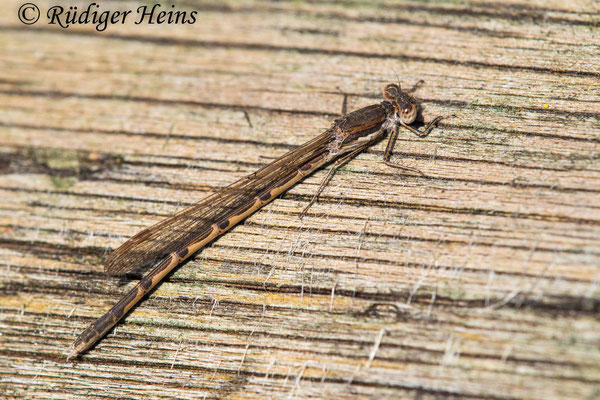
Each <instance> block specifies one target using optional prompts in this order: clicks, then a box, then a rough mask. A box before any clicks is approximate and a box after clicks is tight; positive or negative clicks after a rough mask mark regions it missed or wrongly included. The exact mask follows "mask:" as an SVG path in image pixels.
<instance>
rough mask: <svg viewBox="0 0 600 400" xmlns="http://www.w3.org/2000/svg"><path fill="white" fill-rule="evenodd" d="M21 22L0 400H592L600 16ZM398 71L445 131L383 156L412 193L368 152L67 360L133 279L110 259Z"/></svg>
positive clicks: (5, 195) (219, 14) (0, 61)
mask: <svg viewBox="0 0 600 400" xmlns="http://www.w3.org/2000/svg"><path fill="white" fill-rule="evenodd" d="M102 3H103V6H104V7H105V8H109V9H134V10H135V8H136V7H137V6H138V5H139V4H137V3H123V2H102ZM566 3H568V4H569V5H565V4H566ZM20 4H21V2H18V1H12V0H11V1H8V2H3V3H2V6H1V8H2V13H1V16H0V18H1V19H0V105H1V112H0V143H1V144H0V151H1V156H0V157H1V161H0V174H1V175H0V259H1V266H0V269H1V275H0V276H1V281H0V397H3V398H27V399H33V398H36V399H37V398H53V399H54V398H56V399H65V398H73V399H75V398H90V397H91V398H131V399H139V398H147V399H158V398H160V399H171V398H172V399H175V398H204V397H205V398H257V399H258V398H281V399H283V398H286V399H287V398H334V397H335V398H356V399H366V398H371V399H382V398H387V399H396V398H418V399H437V398H452V397H455V398H484V399H517V398H539V399H550V398H555V399H566V398H570V399H594V398H598V397H599V396H600V368H599V365H600V321H599V319H598V313H599V311H600V292H599V289H598V284H599V281H600V267H599V266H600V241H599V238H600V201H599V200H600V195H599V192H600V152H599V151H600V135H599V133H600V117H599V116H600V101H599V98H600V97H599V94H600V72H599V71H600V57H599V54H600V28H599V18H598V12H599V11H600V7H599V6H598V3H597V2H594V1H573V2H562V1H496V2H487V1H484V2H473V3H472V4H470V5H469V4H466V3H464V2H453V1H448V2H427V3H425V2H417V1H415V2H398V3H392V2H379V1H377V2H369V1H366V0H364V1H348V2H344V4H342V5H336V4H334V2H327V3H325V4H323V3H313V2H302V1H300V2H296V1H294V2H285V1H284V2H268V1H264V2H260V1H257V2H239V3H238V2H235V1H231V2H227V3H216V2H215V3H214V4H211V3H205V2H200V1H193V0H188V1H185V2H178V7H181V8H186V9H188V10H191V9H196V10H198V11H199V16H198V19H199V21H198V22H197V23H196V24H194V25H171V26H168V25H153V26H148V25H135V24H133V23H129V24H125V25H123V26H121V25H119V26H111V27H109V28H108V29H107V30H106V31H104V32H102V33H98V32H97V31H95V30H94V28H93V26H75V27H71V28H69V29H60V28H57V27H56V26H48V25H47V24H45V23H43V22H42V21H40V22H38V23H37V24H35V25H32V26H24V25H22V24H21V23H20V22H19V21H18V20H17V18H16V10H17V8H18V6H19V5H20ZM37 4H38V5H39V6H40V8H41V9H42V10H45V9H47V8H48V7H49V6H50V5H52V4H54V3H51V2H47V1H41V2H39V3H37ZM78 4H82V3H78ZM144 4H148V3H144ZM216 4H219V5H216ZM42 12H43V11H42ZM397 77H398V78H399V79H400V81H401V83H402V84H403V85H405V86H409V85H412V84H413V83H414V82H416V81H418V80H419V79H423V80H425V81H426V84H425V85H424V86H423V87H422V88H421V89H419V91H418V92H417V96H418V97H419V98H420V99H422V100H423V105H424V115H425V119H426V120H429V119H431V118H433V117H434V116H436V115H451V114H456V117H454V118H448V119H446V120H444V121H443V122H442V123H441V124H440V127H439V129H437V130H435V131H434V132H433V134H432V135H431V136H430V137H428V138H425V139H420V138H417V137H415V136H412V135H407V134H403V135H402V136H401V137H400V139H399V141H398V148H397V151H396V157H397V158H396V159H397V160H400V161H401V162H402V163H404V164H406V165H408V166H413V167H416V168H419V169H420V170H422V171H423V172H425V173H426V175H427V176H426V177H421V176H417V175H415V174H410V173H407V174H403V173H402V172H401V171H396V170H392V169H390V168H388V167H386V166H385V165H383V163H381V161H380V160H381V156H382V151H383V148H384V145H385V144H384V143H379V144H377V145H375V146H374V147H372V148H371V149H370V150H369V151H368V152H366V153H365V154H362V155H359V156H358V157H357V158H356V159H354V160H353V161H351V162H350V163H348V164H347V165H346V166H345V167H344V168H343V169H342V170H341V171H340V172H338V174H337V175H336V176H335V178H334V179H333V181H332V183H331V185H330V186H329V187H328V188H327V189H326V190H325V192H324V193H323V195H322V197H321V199H320V201H319V202H318V203H317V204H316V205H315V206H313V208H312V209H311V211H310V213H309V215H308V216H307V217H306V218H304V220H300V219H299V218H298V215H299V213H300V211H301V210H302V209H303V207H304V206H305V205H306V204H307V201H308V200H309V199H310V197H311V195H312V194H313V193H314V192H315V190H316V188H317V185H318V183H319V182H320V181H321V179H322V178H323V176H324V171H320V172H319V173H317V174H316V175H315V176H312V177H310V178H309V179H307V180H305V181H304V182H303V183H301V184H299V185H298V186H296V187H295V188H293V189H292V190H291V191H290V192H289V193H288V194H286V195H285V196H283V197H282V198H280V199H278V200H276V201H274V202H273V203H271V204H270V205H269V206H267V207H265V209H263V210H261V211H259V212H258V213H257V214H255V215H254V216H252V217H251V218H249V219H248V221H247V222H246V223H244V224H242V225H240V226H238V227H236V228H235V229H234V230H233V231H232V232H231V233H229V234H227V235H225V236H224V237H222V238H220V239H218V240H217V241H216V242H214V244H213V245H212V246H210V247H209V248H207V249H205V250H204V251H202V252H200V253H199V254H198V255H196V256H195V257H194V259H193V260H192V261H191V262H189V263H187V264H186V265H184V266H182V267H181V268H179V269H178V270H177V271H176V272H175V273H174V274H173V275H172V276H171V277H170V278H169V279H168V280H167V281H166V282H165V283H163V284H162V285H161V286H160V287H159V288H158V290H156V291H155V292H154V293H153V295H152V296H150V297H149V298H148V299H147V300H146V301H145V302H143V303H142V304H141V305H140V306H139V307H137V308H136V309H135V310H134V311H133V312H132V313H131V314H130V315H129V316H128V318H127V319H126V320H125V322H124V323H121V324H120V325H119V326H118V328H117V329H116V331H115V332H114V333H111V334H110V335H109V336H108V337H106V338H105V339H104V340H103V341H102V342H101V343H100V344H99V345H98V346H97V347H96V348H94V349H93V350H92V351H91V352H89V353H87V354H85V355H84V356H83V357H82V358H81V359H80V360H76V361H74V362H68V363H67V362H66V361H65V357H64V355H63V352H64V351H65V350H66V349H67V347H68V346H69V344H70V343H71V342H72V341H73V340H74V339H75V337H76V336H77V335H78V334H79V333H80V332H81V330H83V329H84V328H85V327H86V326H87V325H88V324H89V323H90V322H91V321H93V320H94V319H95V318H97V317H98V316H100V315H101V314H103V313H104V312H105V311H106V310H107V309H108V308H109V307H110V306H111V305H113V304H114V303H115V302H116V301H117V300H118V299H119V298H120V297H121V296H122V295H123V294H124V293H125V292H126V290H127V289H128V288H129V287H131V286H132V285H134V284H135V282H136V277H128V278H122V279H119V278H110V277H107V276H105V275H104V274H103V272H102V265H101V259H102V257H103V256H104V255H105V253H106V252H107V251H110V250H111V249H114V248H116V247H117V246H118V245H119V244H120V243H122V242H123V241H124V240H125V239H126V238H127V237H129V236H131V235H133V234H135V233H136V232H138V231H139V230H140V229H142V228H143V227H146V226H149V225H150V224H152V223H154V222H156V221H158V220H160V219H162V218H163V217H165V216H167V215H169V214H171V213H172V212H174V211H175V210H178V209H180V208H181V207H183V206H186V205H189V204H192V203H194V202H196V201H198V200H199V199H201V198H203V197H204V196H206V195H207V194H209V193H211V192H212V191H214V190H215V189H218V188H220V187H222V186H224V185H226V184H228V183H231V182H233V181H234V180H236V179H237V178H239V177H242V176H244V175H245V174H247V173H249V172H252V171H254V170H255V169H257V168H258V167H259V166H261V165H264V164H265V163H267V162H269V161H270V160H272V159H273V158H274V157H277V156H279V155H281V154H283V153H284V152H286V151H287V150H288V149H291V148H293V147H294V146H296V145H298V144H301V143H303V142H304V141H306V140H308V139H309V138H311V137H314V136H316V135H317V134H318V133H320V132H321V131H322V130H324V129H326V128H327V127H328V126H329V125H330V124H331V122H332V121H333V119H334V118H336V116H337V115H338V113H339V112H340V110H341V105H342V102H343V98H344V96H343V95H342V94H341V92H343V93H346V94H347V101H348V109H349V110H352V109H356V108H358V107H362V106H364V105H367V104H371V103H374V102H377V101H380V93H381V89H382V87H383V86H384V85H385V84H386V83H388V82H393V81H396V79H397ZM244 111H246V112H247V113H248V115H249V118H250V122H251V125H250V124H249V123H248V121H247V119H246V117H245V115H244Z"/></svg>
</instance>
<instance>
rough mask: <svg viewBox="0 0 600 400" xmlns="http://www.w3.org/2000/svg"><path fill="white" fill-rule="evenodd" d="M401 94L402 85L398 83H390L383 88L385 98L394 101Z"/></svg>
mask: <svg viewBox="0 0 600 400" xmlns="http://www.w3.org/2000/svg"><path fill="white" fill-rule="evenodd" d="M399 94H400V85H398V84H396V83H390V84H389V85H387V86H386V87H385V88H384V89H383V98H384V99H386V100H391V101H394V100H396V97H397V96H398V95H399Z"/></svg>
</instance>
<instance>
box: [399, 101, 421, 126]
mask: <svg viewBox="0 0 600 400" xmlns="http://www.w3.org/2000/svg"><path fill="white" fill-rule="evenodd" d="M416 118H417V107H415V105H414V104H411V103H408V104H405V105H404V106H403V107H402V109H401V110H400V119H401V120H402V122H404V123H405V124H412V123H413V122H415V119H416Z"/></svg>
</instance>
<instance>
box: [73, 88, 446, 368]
mask: <svg viewBox="0 0 600 400" xmlns="http://www.w3.org/2000/svg"><path fill="white" fill-rule="evenodd" d="M409 92H410V91H402V90H401V89H400V86H399V85H397V84H395V83H392V84H389V85H387V86H386V87H385V88H384V90H383V98H384V100H383V101H382V102H380V103H378V104H373V105H370V106H367V107H363V108H361V109H359V110H356V111H354V112H351V113H349V114H346V115H344V116H342V117H341V118H338V119H337V120H335V122H334V123H333V125H332V126H331V127H330V128H329V129H327V130H326V131H325V132H323V133H322V134H320V135H319V136H317V137H316V138H314V139H312V140H310V141H308V142H306V143H305V144H303V145H301V146H299V147H298V148H296V149H294V150H292V151H290V152H289V153H287V154H285V155H283V156H282V157H280V158H278V159H277V160H275V161H273V162H272V163H270V164H269V165H266V166H265V167H263V168H261V169H259V170H258V171H256V172H253V173H252V174H250V175H248V176H246V177H245V178H242V179H240V180H239V181H237V182H235V183H233V184H231V185H229V186H227V187H225V188H223V189H221V190H219V191H217V192H216V193H214V194H213V195H211V196H208V197H206V198H205V199H203V200H201V201H200V202H199V203H196V204H195V205H193V206H191V207H189V208H186V209H184V210H182V211H180V212H178V213H176V214H174V215H173V216H172V217H170V218H167V219H165V220H163V221H161V222H159V223H157V224H156V225H153V226H151V227H150V228H147V229H144V230H143V231H141V232H139V233H138V234H137V235H135V236H133V237H132V238H131V239H129V240H128V241H126V242H125V243H123V244H122V245H121V247H119V248H118V249H117V250H115V251H114V252H113V253H111V254H110V255H109V256H108V257H107V259H106V261H105V271H106V272H107V273H109V274H111V275H119V274H123V273H126V272H128V271H131V270H132V269H138V268H140V267H143V266H148V265H150V264H152V263H155V262H157V264H156V266H155V267H154V268H153V269H152V270H151V271H150V272H149V273H148V274H147V275H146V276H144V277H143V278H142V279H141V280H140V281H139V282H138V284H137V285H136V286H135V287H134V288H133V289H131V290H130V291H129V292H128V293H127V294H126V295H125V296H124V297H123V298H122V299H121V300H120V301H119V302H118V303H117V304H115V305H114V306H113V307H112V308H111V309H110V310H108V312H107V313H106V314H104V315H103V316H101V317H100V318H98V319H97V320H96V321H94V322H93V323H92V324H91V325H90V326H89V327H88V328H87V329H86V330H85V331H83V333H81V335H79V337H78V338H77V339H76V340H75V342H73V344H72V345H71V347H70V348H69V352H68V357H69V358H70V357H74V356H76V355H78V354H80V353H82V352H83V351H85V350H87V349H89V348H90V347H91V346H93V345H94V344H95V343H96V342H97V341H98V340H100V339H101V338H102V337H103V336H104V335H105V334H106V333H107V332H108V331H109V330H110V329H111V328H112V327H114V326H115V325H116V324H117V322H119V320H121V318H123V317H124V316H125V315H126V314H127V312H128V311H129V310H130V309H131V308H132V307H133V306H135V305H136V304H137V303H138V302H139V301H140V300H141V299H142V298H143V297H144V296H145V295H146V294H147V293H148V292H149V291H150V290H152V288H153V287H155V286H156V285H157V284H158V283H159V282H160V281H161V280H162V279H163V278H164V277H165V276H166V275H167V274H169V272H171V271H172V270H173V269H174V268H175V267H176V266H177V265H179V264H181V262H183V261H184V260H186V259H187V258H189V257H190V256H192V255H193V254H194V253H196V252H197V251H198V250H200V249H201V248H203V247H204V246H206V245H207V244H208V243H210V242H211V241H213V240H214V239H216V238H217V237H219V236H221V235H222V234H223V233H225V232H227V231H228V230H229V229H231V228H232V227H233V226H235V225H236V224H238V223H239V222H241V221H243V220H244V219H245V218H247V217H248V216H250V215H251V214H253V213H254V212H255V211H257V210H258V209H260V208H261V207H263V206H265V205H266V204H267V203H269V202H270V201H271V200H273V199H274V198H276V197H277V196H279V195H280V194H282V193H283V192H285V191H286V190H288V189H289V188H290V187H292V186H293V185H294V184H296V183H297V182H299V181H300V180H302V179H303V178H304V177H306V176H307V175H310V174H312V173H313V172H314V171H315V170H317V169H319V168H320V167H322V166H324V165H326V164H329V163H331V162H334V161H335V163H334V165H333V167H332V168H331V170H330V173H329V174H327V176H326V178H325V179H324V181H323V183H322V184H321V186H320V187H319V190H318V191H317V194H315V196H314V197H313V199H312V200H311V202H310V203H309V205H308V206H307V208H305V209H304V211H303V212H302V214H301V215H303V214H304V212H305V211H306V210H307V209H308V207H310V205H311V204H312V203H313V202H314V200H315V199H316V198H317V196H318V195H319V193H320V192H321V190H322V189H323V187H324V186H325V184H326V183H327V182H328V180H329V178H331V176H332V174H333V173H334V172H335V170H336V169H337V168H338V167H339V166H340V165H342V164H344V163H345V162H346V161H348V160H349V159H351V158H352V157H354V156H355V155H356V154H358V153H360V152H361V151H363V150H364V149H366V148H367V147H369V146H370V145H371V144H372V143H374V142H375V141H377V140H378V139H379V138H381V137H383V136H384V135H385V134H386V133H388V132H389V140H388V143H387V146H386V148H385V151H384V154H383V161H384V163H385V164H387V165H389V166H392V167H397V168H402V169H408V170H412V171H416V172H419V171H418V170H416V169H413V168H408V167H404V166H401V165H398V164H396V163H392V162H391V161H390V156H391V153H392V149H393V147H394V143H395V141H396V137H397V135H398V129H397V128H398V127H399V126H402V127H404V128H406V129H408V130H409V131H411V132H412V133H414V134H415V135H417V136H421V137H423V136H427V135H428V134H429V132H430V131H431V129H432V128H433V126H434V125H435V124H436V123H437V122H438V121H439V120H440V119H442V117H437V118H435V119H433V120H432V121H431V122H430V123H429V124H428V125H427V127H426V128H425V130H424V131H423V132H420V131H418V130H417V129H415V128H413V127H411V126H410V125H409V124H412V123H413V122H414V121H415V119H416V117H417V114H418V104H417V102H416V101H415V99H414V98H413V97H412V96H411V95H410V94H409Z"/></svg>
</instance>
